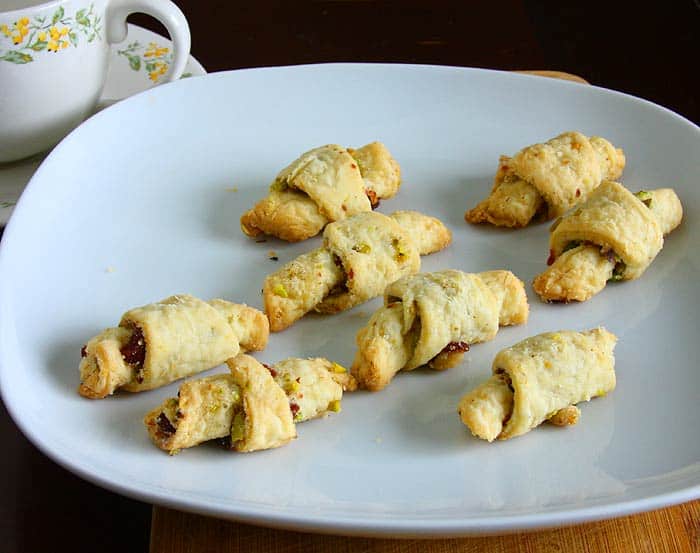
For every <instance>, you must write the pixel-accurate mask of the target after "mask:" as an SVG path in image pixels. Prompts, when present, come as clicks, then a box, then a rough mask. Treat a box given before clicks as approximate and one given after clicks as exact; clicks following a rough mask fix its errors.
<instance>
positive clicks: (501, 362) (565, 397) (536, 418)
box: [458, 327, 617, 442]
mask: <svg viewBox="0 0 700 553" xmlns="http://www.w3.org/2000/svg"><path fill="white" fill-rule="evenodd" d="M616 341H617V337H616V336H615V335H614V334H612V333H610V332H608V331H607V330H605V329H604V328H602V327H601V328H595V329H593V330H589V331H586V332H573V331H559V332H547V333H544V334H539V335H537V336H532V337H530V338H527V339H525V340H523V341H521V342H518V343H517V344H515V345H514V346H511V347H509V348H506V349H504V350H501V351H500V352H499V353H498V354H497V355H496V357H495V359H494V361H493V376H492V377H491V378H490V379H489V380H487V381H486V382H484V383H483V384H481V385H480V386H478V387H476V388H475V389H473V390H471V391H470V392H468V393H467V394H465V395H464V396H463V397H462V399H461V400H460V403H459V407H458V412H459V415H460V418H461V420H462V422H463V423H464V424H465V425H466V426H468V427H469V429H470V430H471V432H472V434H474V435H475V436H477V437H478V438H481V439H484V440H488V441H489V442H490V441H493V440H494V439H496V438H498V439H500V440H505V439H508V438H513V437H515V436H519V435H521V434H525V433H526V432H529V431H530V430H532V429H533V428H535V427H536V426H538V425H539V424H541V423H542V422H544V421H545V420H548V419H549V420H552V422H554V423H555V424H560V425H566V424H573V423H575V422H576V421H577V420H578V412H577V411H574V410H572V409H571V406H573V405H575V404H576V403H579V402H581V401H588V400H590V399H591V398H593V397H596V396H601V395H605V394H606V393H608V392H609V391H611V390H613V389H614V388H615V383H616V379H615V358H614V355H613V350H614V348H615V343H616Z"/></svg>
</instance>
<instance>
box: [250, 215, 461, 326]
mask: <svg viewBox="0 0 700 553" xmlns="http://www.w3.org/2000/svg"><path fill="white" fill-rule="evenodd" d="M450 240H451V233H450V231H449V230H448V229H447V227H445V225H443V224H442V223H441V222H440V221H439V220H438V219H435V218H434V217H429V216H427V215H423V214H421V213H418V212H415V211H399V212H396V213H394V214H392V215H391V216H386V215H382V214H381V213H376V212H368V213H361V214H359V215H356V216H354V217H351V218H349V219H344V220H343V221H337V222H335V223H331V224H329V225H328V226H327V227H326V229H325V230H324V232H323V246H322V247H321V248H318V249H316V250H313V251H311V252H309V253H306V254H303V255H301V256H299V257H297V258H296V259H294V260H292V261H291V262H289V263H287V264H286V265H284V266H283V267H282V268H281V269H280V270H279V271H276V272H275V273H273V274H271V275H268V276H267V278H266V279H265V282H264V284H263V300H264V304H265V312H266V313H267V316H268V318H269V319H270V329H271V330H272V331H273V332H277V331H280V330H283V329H285V328H287V327H288V326H290V325H291V324H293V323H294V322H295V321H296V320H298V319H300V318H301V317H303V316H304V315H305V314H306V313H308V312H310V311H312V310H315V311H318V312H321V313H337V312H339V311H343V310H345V309H349V308H351V307H354V306H355V305H358V304H360V303H362V302H365V301H367V300H369V299H371V298H373V297H376V296H379V295H381V294H383V293H384V289H385V288H386V286H387V285H388V284H390V283H391V282H394V281H395V280H398V279H399V278H401V277H402V276H405V275H408V274H413V273H417V272H418V271H419V270H420V256H421V255H425V254H428V253H431V252H434V251H438V250H441V249H443V248H445V247H446V246H447V245H448V244H449V243H450Z"/></svg>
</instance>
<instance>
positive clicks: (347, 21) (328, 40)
mask: <svg viewBox="0 0 700 553" xmlns="http://www.w3.org/2000/svg"><path fill="white" fill-rule="evenodd" d="M176 3H177V4H178V5H179V6H180V7H181V9H182V10H183V12H184V13H185V15H186V16H187V18H188V20H189V22H190V28H191V32H192V54H193V55H194V56H195V57H196V58H197V59H198V60H199V61H200V62H201V63H202V65H204V67H205V68H206V69H207V71H209V72H213V71H221V70H227V69H237V68H245V67H255V66H274V65H287V64H299V63H314V62H325V61H368V62H379V61H381V62H404V63H405V62H409V63H428V64H441V65H457V66H468V67H484V68H492V69H506V70H511V69H552V70H559V71H566V72H570V73H575V74H578V75H580V76H582V77H584V78H585V79H586V80H588V81H590V82H591V83H592V84H595V85H598V86H602V87H605V88H612V89H616V90H620V91H623V92H627V93H629V94H633V95H635V96H639V97H642V98H645V99H647V100H651V101H653V102H655V103H657V104H660V105H662V106H665V107H667V108H669V109H671V110H673V111H676V112H678V113H680V114H681V115H683V116H685V117H686V118H688V119H690V120H691V121H693V122H695V123H698V122H699V121H700V112H699V109H698V98H699V96H700V95H699V94H698V75H697V72H698V69H699V68H700V64H699V61H698V60H700V48H699V47H698V41H699V37H700V4H698V3H697V2H694V1H693V0H671V1H666V2H664V3H656V2H655V3H653V4H648V3H643V2H634V3H632V2H612V1H611V2H607V3H603V2H600V3H596V2H593V3H591V2H581V1H571V0H568V1H565V2H534V1H515V0H506V1H503V2H497V1H492V2H488V3H487V2H457V1H447V0H444V1H436V0H433V1H430V2H428V1H424V2H418V1H403V2H398V1H394V2H379V1H369V0H367V1H349V0H348V1H342V0H340V1H301V0H299V1H289V2H269V1H262V2H252V3H238V2H232V1H223V0H221V1H211V2H206V1H201V0H200V1H194V0H188V1H185V0H182V1H179V2H176ZM651 6H653V8H652V7H651ZM129 20H130V21H131V22H132V23H136V24H139V25H142V26H144V27H148V28H150V29H151V30H155V31H156V32H160V33H161V34H165V32H164V30H163V28H162V27H161V26H160V24H158V23H157V22H155V21H153V20H152V19H149V18H147V17H144V16H138V15H137V16H132V17H131V18H130V19H129ZM5 370H8V367H5ZM76 370H77V369H76ZM47 416H50V413H47ZM0 439H1V440H2V443H3V445H4V447H3V454H2V456H0V473H1V474H2V475H3V477H2V479H1V480H0V521H1V526H0V552H3V553H4V552H8V553H10V552H18V553H20V552H21V553H25V552H26V553H30V552H31V553H37V552H43V551H47V552H48V551H51V552H54V551H71V552H72V553H82V552H94V551H100V552H101V553H112V552H124V551H129V552H135V551H146V550H147V549H148V541H149V528H150V515H151V507H150V505H146V504H144V503H141V502H138V501H133V500H129V499H126V498H123V497H121V496H118V495H115V494H113V493H111V492H108V491H105V490H102V489H100V488H97V487H95V486H93V485H91V484H89V483H87V482H85V481H83V480H81V479H79V478H78V477H76V476H73V475H72V474H70V473H69V472H67V471H65V470H64V469H62V468H60V467H58V466H57V465H55V464H54V463H53V462H51V461H50V460H49V459H47V458H46V457H44V456H43V455H42V454H41V453H40V452H39V451H38V450H37V449H36V448H34V446H32V445H31V444H30V443H29V442H28V441H27V440H26V439H25V438H24V437H23V436H22V435H21V434H20V432H19V431H18V430H17V428H16V426H15V425H14V423H13V422H12V421H11V420H10V419H9V416H8V415H7V412H6V411H5V409H4V406H2V405H1V404H0Z"/></svg>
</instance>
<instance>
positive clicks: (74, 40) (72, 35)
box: [68, 32, 78, 46]
mask: <svg viewBox="0 0 700 553" xmlns="http://www.w3.org/2000/svg"><path fill="white" fill-rule="evenodd" d="M68 37H69V38H70V41H71V43H72V44H73V46H77V45H78V35H76V34H75V33H72V32H71V33H68Z"/></svg>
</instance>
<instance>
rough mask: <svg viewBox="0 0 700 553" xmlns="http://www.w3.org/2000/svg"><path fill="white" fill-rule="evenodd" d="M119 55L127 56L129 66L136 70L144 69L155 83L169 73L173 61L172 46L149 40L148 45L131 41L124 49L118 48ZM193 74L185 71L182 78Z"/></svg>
mask: <svg viewBox="0 0 700 553" xmlns="http://www.w3.org/2000/svg"><path fill="white" fill-rule="evenodd" d="M117 55H119V56H123V57H125V58H126V59H127V60H128V61H129V67H131V69H133V70H134V71H141V69H143V70H144V71H145V72H146V73H147V74H148V78H149V79H150V80H151V81H153V82H154V83H157V82H158V81H159V80H160V78H161V77H162V76H163V75H165V74H166V73H167V71H168V67H169V66H170V64H171V63H172V61H173V54H172V51H171V50H170V48H169V47H168V46H159V45H158V44H157V43H155V42H149V43H148V46H144V45H143V44H141V43H140V42H138V41H135V42H130V43H129V44H127V45H126V48H124V49H123V50H117ZM191 76H192V74H191V73H183V75H182V77H181V78H182V79H184V78H186V77H191Z"/></svg>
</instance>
